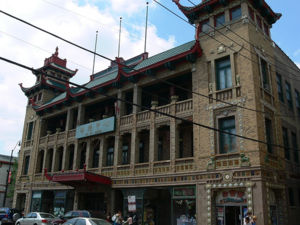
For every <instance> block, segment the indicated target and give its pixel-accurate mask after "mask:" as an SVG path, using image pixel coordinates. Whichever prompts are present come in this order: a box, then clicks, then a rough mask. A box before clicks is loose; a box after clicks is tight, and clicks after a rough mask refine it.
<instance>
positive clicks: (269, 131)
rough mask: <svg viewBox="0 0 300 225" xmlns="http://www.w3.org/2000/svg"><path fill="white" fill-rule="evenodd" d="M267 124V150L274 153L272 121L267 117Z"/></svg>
mask: <svg viewBox="0 0 300 225" xmlns="http://www.w3.org/2000/svg"><path fill="white" fill-rule="evenodd" d="M265 126H266V139H267V143H268V144H267V150H268V153H273V148H272V143H273V135H272V121H271V120H269V119H267V118H266V119H265Z"/></svg>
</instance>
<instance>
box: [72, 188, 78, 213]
mask: <svg viewBox="0 0 300 225" xmlns="http://www.w3.org/2000/svg"><path fill="white" fill-rule="evenodd" d="M78 194H79V193H78V191H76V189H75V193H74V204H73V210H77V209H78Z"/></svg>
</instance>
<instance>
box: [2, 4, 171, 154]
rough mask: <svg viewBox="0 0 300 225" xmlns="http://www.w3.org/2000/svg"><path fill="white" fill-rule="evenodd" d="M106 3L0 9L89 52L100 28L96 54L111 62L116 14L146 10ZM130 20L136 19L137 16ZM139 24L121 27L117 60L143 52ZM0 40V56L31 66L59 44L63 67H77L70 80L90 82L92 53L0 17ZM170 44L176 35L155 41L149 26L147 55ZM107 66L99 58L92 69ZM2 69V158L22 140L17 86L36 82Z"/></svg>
mask: <svg viewBox="0 0 300 225" xmlns="http://www.w3.org/2000/svg"><path fill="white" fill-rule="evenodd" d="M49 2H50V3H52V4H50V3H49ZM105 2H106V3H104V1H103V0H100V1H99V0H90V1H88V0H85V1H84V3H81V4H80V5H78V4H77V3H78V2H77V1H71V0H64V1H62V0H31V1H30V4H28V2H26V1H18V0H10V1H6V0H0V6H1V7H0V8H1V10H3V11H5V12H8V13H10V14H12V15H15V16H17V17H20V18H22V19H24V20H26V21H28V22H31V23H33V24H35V25H37V26H39V27H41V28H44V29H46V30H48V31H50V32H53V33H55V34H57V35H60V36H62V37H64V38H66V39H68V40H70V41H73V42H75V43H78V44H79V45H81V46H84V47H85V48H88V49H91V50H93V49H94V41H95V31H96V30H99V39H98V47H97V52H99V53H100V54H103V55H105V56H107V57H109V58H112V59H114V58H115V56H116V55H117V46H118V29H119V17H118V16H116V15H118V13H119V12H123V13H126V14H128V15H129V16H131V17H133V16H134V14H135V13H137V14H138V13H139V12H142V10H145V1H136V0H126V1H125V0H111V2H110V4H108V3H107V1H106V0H105ZM96 3H97V5H96ZM58 6H59V7H58ZM97 21H99V23H97ZM134 21H138V20H137V19H136V18H135V20H134ZM140 21H141V22H140V24H139V23H138V22H137V23H133V22H131V21H129V19H127V21H126V22H125V23H124V27H123V32H122V38H121V56H122V57H124V58H125V59H126V58H130V57H133V56H135V55H137V54H140V53H141V52H143V49H144V39H143V38H144V27H143V24H144V16H141V18H140ZM129 24H130V26H129ZM132 24H136V25H132ZM141 24H142V25H141ZM0 39H1V42H0V49H1V53H0V56H2V57H6V58H9V59H11V60H15V61H17V62H20V63H22V64H25V65H27V66H29V67H34V68H39V67H41V66H43V62H44V59H45V58H46V57H49V56H50V55H51V53H53V52H54V50H55V47H56V46H58V47H59V56H60V57H62V58H66V59H67V60H68V64H67V66H68V67H69V68H71V69H76V68H78V69H79V71H78V73H77V75H76V76H75V77H74V78H73V79H72V81H73V82H78V83H81V84H82V83H84V82H87V81H88V80H89V75H90V74H91V71H92V68H91V67H92V60H93V55H92V54H90V53H87V52H85V51H83V50H80V49H78V48H76V47H74V46H71V45H69V44H66V43H65V42H63V41H60V40H58V39H56V38H54V37H51V36H49V35H47V34H44V33H43V32H41V31H38V30H36V29H34V28H31V27H29V26H27V25H25V24H23V23H21V22H18V21H16V20H14V19H12V18H9V17H8V16H5V15H3V14H1V13H0ZM174 44H175V38H174V37H172V36H170V37H168V39H163V38H161V37H159V36H158V34H157V30H156V27H155V26H154V25H153V24H149V30H148V47H147V51H148V52H149V53H150V54H151V55H153V54H155V53H158V52H161V51H163V50H166V49H169V48H171V47H173V46H174ZM109 64H110V62H108V61H107V60H104V59H101V58H99V57H97V59H96V71H97V70H98V71H99V70H102V69H105V68H106V67H107V66H108V65H109ZM0 68H1V70H0V96H1V98H2V101H1V110H0V154H10V150H11V149H12V148H13V147H14V146H15V143H16V142H17V141H18V140H20V139H21V135H22V129H23V122H24V116H25V109H26V102H27V98H26V97H25V96H24V94H23V93H22V92H21V90H20V88H19V86H18V83H23V84H24V86H25V87H30V86H32V85H33V84H34V81H35V77H34V75H33V74H32V73H31V72H29V71H26V70H24V69H21V68H19V67H16V66H13V65H10V64H8V63H6V62H3V61H0Z"/></svg>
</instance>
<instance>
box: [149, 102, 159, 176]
mask: <svg viewBox="0 0 300 225" xmlns="http://www.w3.org/2000/svg"><path fill="white" fill-rule="evenodd" d="M151 104H152V107H151V108H152V109H156V107H157V105H158V102H157V101H152V103H151ZM149 136H150V137H149V138H150V140H149V143H150V144H149V165H150V168H149V170H150V173H152V174H153V163H154V161H155V159H156V158H157V129H156V126H155V112H151V116H150V135H149Z"/></svg>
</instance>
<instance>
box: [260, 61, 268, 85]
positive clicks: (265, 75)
mask: <svg viewBox="0 0 300 225" xmlns="http://www.w3.org/2000/svg"><path fill="white" fill-rule="evenodd" d="M260 64H261V73H262V80H263V87H264V89H266V90H270V84H269V69H268V64H267V62H266V61H265V60H263V59H260Z"/></svg>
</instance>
